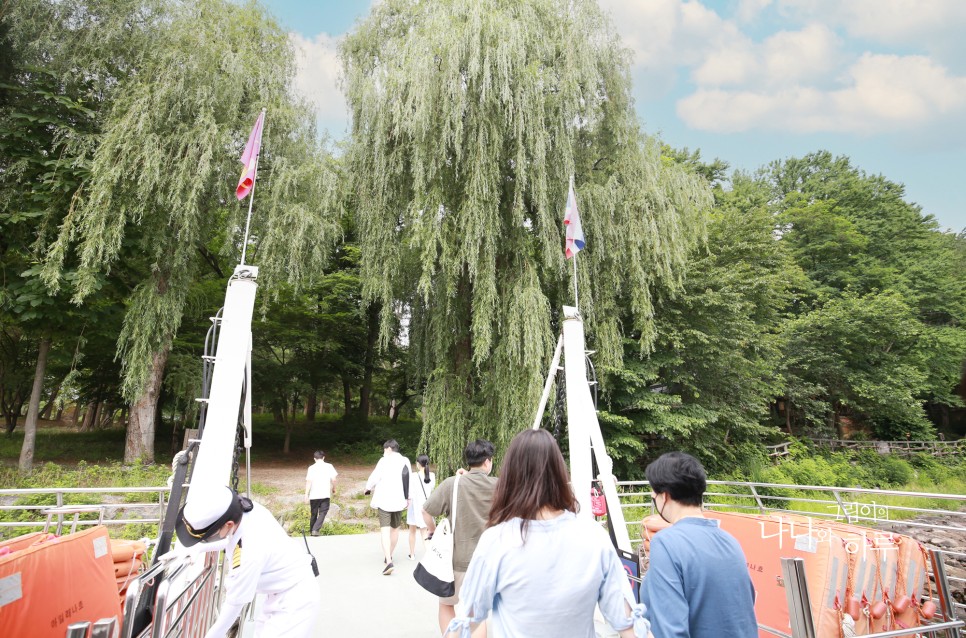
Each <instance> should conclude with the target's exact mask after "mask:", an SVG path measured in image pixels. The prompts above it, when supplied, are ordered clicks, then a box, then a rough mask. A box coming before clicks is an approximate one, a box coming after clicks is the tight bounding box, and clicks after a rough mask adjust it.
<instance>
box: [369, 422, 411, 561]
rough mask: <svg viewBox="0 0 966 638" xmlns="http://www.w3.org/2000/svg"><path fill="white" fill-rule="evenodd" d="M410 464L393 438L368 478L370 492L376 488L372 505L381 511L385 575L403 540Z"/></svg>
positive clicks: (407, 504)
mask: <svg viewBox="0 0 966 638" xmlns="http://www.w3.org/2000/svg"><path fill="white" fill-rule="evenodd" d="M410 466H411V464H410V462H409V459H407V458H406V457H405V456H403V455H402V454H400V453H399V443H397V442H396V440H395V439H389V440H388V441H386V442H385V443H383V445H382V458H381V459H379V462H378V463H377V464H376V469H374V470H373V471H372V474H370V475H369V480H368V481H366V494H370V493H371V492H372V491H373V490H375V494H373V496H372V502H371V503H370V505H371V507H372V509H374V510H376V511H377V512H379V530H380V532H381V533H382V538H381V540H382V552H383V554H384V556H385V561H384V566H383V569H382V574H383V576H388V575H389V574H391V573H392V570H393V564H392V554H393V552H394V551H396V543H397V542H398V541H399V528H400V527H401V526H402V513H403V512H404V511H405V510H406V508H407V507H408V506H409V475H410V474H411V473H412V472H411V470H410Z"/></svg>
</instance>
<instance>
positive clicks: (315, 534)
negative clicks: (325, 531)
mask: <svg viewBox="0 0 966 638" xmlns="http://www.w3.org/2000/svg"><path fill="white" fill-rule="evenodd" d="M318 535H319V533H318V532H312V533H311V534H309V536H318Z"/></svg>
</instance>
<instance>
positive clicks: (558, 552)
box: [447, 430, 648, 638]
mask: <svg viewBox="0 0 966 638" xmlns="http://www.w3.org/2000/svg"><path fill="white" fill-rule="evenodd" d="M487 525H488V528H487V530H486V531H485V532H483V536H482V537H481V538H480V542H479V545H477V547H476V551H475V552H474V553H473V560H472V561H470V566H469V569H468V571H467V572H466V579H465V580H464V582H463V589H462V593H461V594H460V604H459V606H458V608H457V613H456V619H455V620H453V621H452V622H451V623H450V625H449V627H448V628H447V635H448V636H460V637H461V638H469V637H470V634H471V631H472V629H473V628H474V627H475V626H476V625H478V624H479V623H482V622H483V621H484V620H486V618H487V616H491V619H490V628H491V630H492V633H493V635H494V636H496V637H497V638H499V637H501V636H527V638H543V637H547V638H550V637H553V638H557V637H558V636H568V637H573V638H594V636H595V631H594V607H595V605H598V604H599V605H600V610H601V612H602V613H603V615H604V618H605V619H606V620H607V622H608V623H610V625H611V626H612V627H613V628H614V629H615V630H616V631H617V632H618V633H619V635H620V636H621V638H633V637H636V638H644V637H645V636H647V635H648V624H647V621H646V620H645V619H644V606H643V605H640V604H638V603H635V602H634V596H633V594H632V593H631V587H630V583H628V581H627V575H626V573H625V572H624V568H623V567H622V566H621V563H620V560H619V559H618V557H617V552H616V551H615V550H614V547H613V546H612V545H611V542H610V539H609V538H608V536H607V533H606V532H605V531H604V530H603V528H601V527H600V526H599V525H598V524H597V523H595V522H594V521H593V520H591V519H585V518H579V519H578V518H577V499H576V498H575V497H574V493H573V490H572V489H571V487H570V477H569V476H568V475H567V466H566V464H565V463H564V459H563V455H562V454H561V453H560V448H559V447H558V446H557V442H556V441H555V440H554V438H553V436H551V435H550V433H549V432H547V431H546V430H526V431H524V432H521V433H520V434H518V435H517V436H516V437H515V438H514V439H513V441H512V442H511V443H510V447H509V449H508V450H507V453H506V457H505V458H504V459H503V466H502V468H501V470H500V481H499V483H497V487H496V492H495V494H494V495H493V505H492V507H491V508H490V518H489V521H488V522H487Z"/></svg>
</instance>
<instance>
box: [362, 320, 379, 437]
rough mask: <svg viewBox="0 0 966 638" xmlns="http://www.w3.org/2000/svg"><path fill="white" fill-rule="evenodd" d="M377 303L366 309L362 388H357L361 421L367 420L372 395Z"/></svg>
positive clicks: (376, 334)
mask: <svg viewBox="0 0 966 638" xmlns="http://www.w3.org/2000/svg"><path fill="white" fill-rule="evenodd" d="M379 308H380V305H379V304H370V305H369V308H368V309H367V310H366V315H367V319H368V322H369V332H368V334H367V335H366V355H365V359H364V360H363V368H362V370H363V372H362V388H360V390H359V418H360V419H361V420H362V422H363V423H367V422H368V421H369V404H370V397H371V395H372V371H373V368H374V367H375V362H376V347H377V342H378V340H379Z"/></svg>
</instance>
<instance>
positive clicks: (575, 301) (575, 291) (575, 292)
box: [574, 253, 580, 311]
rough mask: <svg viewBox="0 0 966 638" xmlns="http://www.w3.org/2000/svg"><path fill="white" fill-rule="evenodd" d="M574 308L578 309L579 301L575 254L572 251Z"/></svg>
mask: <svg viewBox="0 0 966 638" xmlns="http://www.w3.org/2000/svg"><path fill="white" fill-rule="evenodd" d="M574 308H576V309H577V310H578V311H579V310H580V301H579V300H578V299H577V254H576V253H574Z"/></svg>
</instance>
